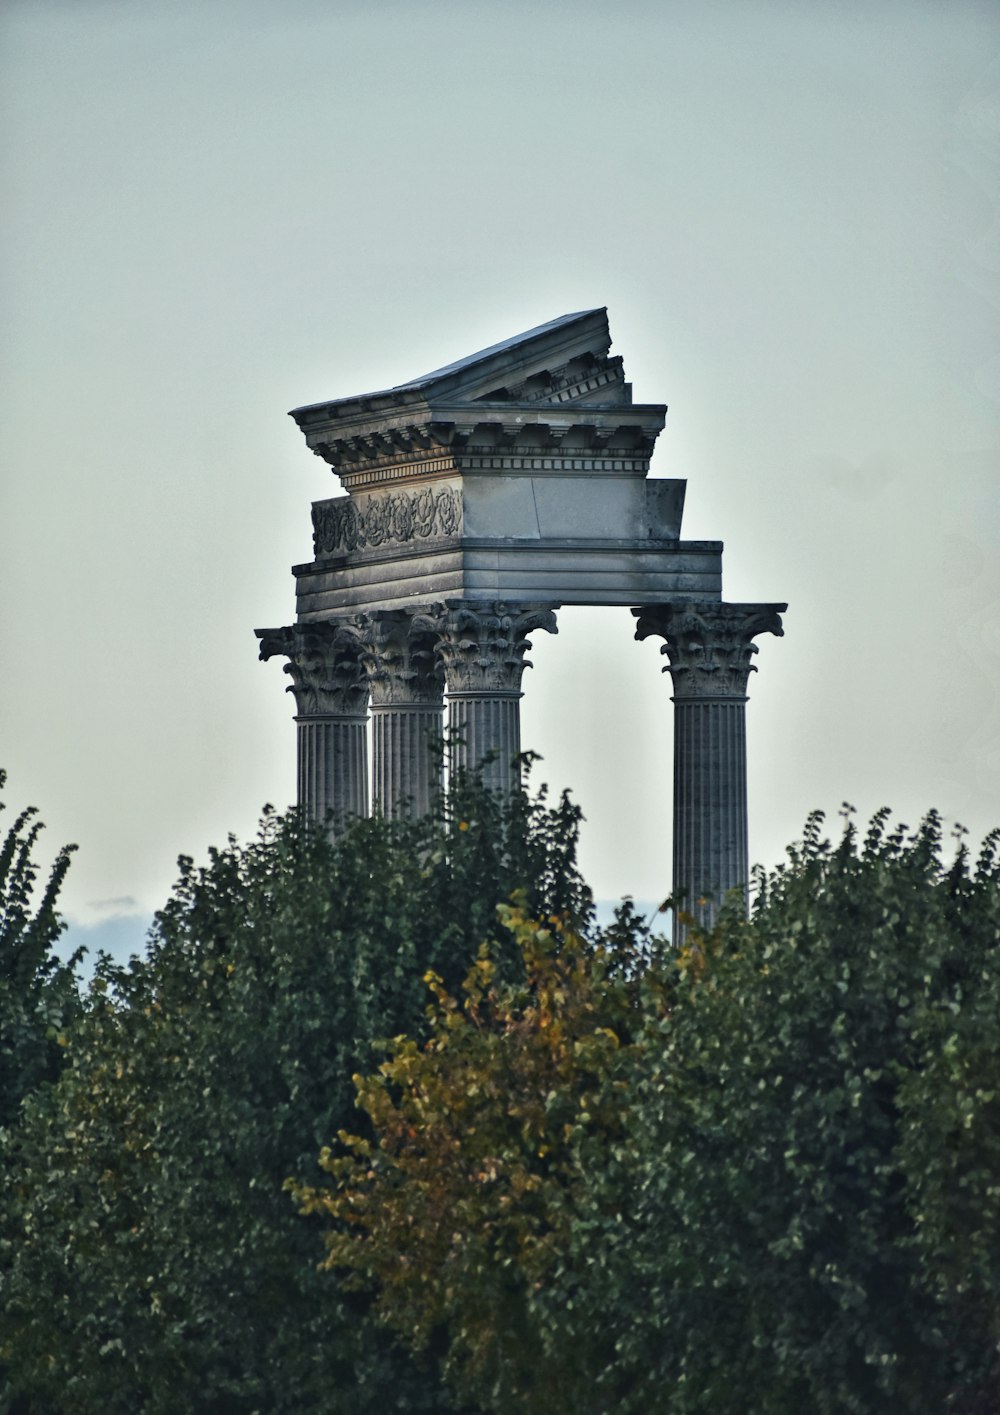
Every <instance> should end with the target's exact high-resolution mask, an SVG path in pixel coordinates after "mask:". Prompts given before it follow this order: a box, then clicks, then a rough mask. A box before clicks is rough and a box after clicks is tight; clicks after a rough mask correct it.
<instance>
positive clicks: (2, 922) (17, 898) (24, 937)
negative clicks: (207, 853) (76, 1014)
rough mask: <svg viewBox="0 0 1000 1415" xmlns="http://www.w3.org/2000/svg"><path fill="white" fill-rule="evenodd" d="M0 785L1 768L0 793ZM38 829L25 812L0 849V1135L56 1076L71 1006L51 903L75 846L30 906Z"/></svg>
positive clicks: (31, 813)
mask: <svg viewBox="0 0 1000 1415" xmlns="http://www.w3.org/2000/svg"><path fill="white" fill-rule="evenodd" d="M6 780H7V774H6V772H4V771H0V789H2V788H3V786H4V784H5V783H6ZM0 810H3V805H2V803H0ZM41 829H42V825H41V822H40V821H38V820H37V819H36V812H35V810H34V809H33V808H32V807H28V809H26V810H24V811H22V812H21V813H20V815H19V816H18V817H17V819H16V820H15V821H14V823H13V825H12V826H11V827H10V829H9V830H8V831H7V834H6V836H5V837H4V840H3V844H2V846H0V1133H2V1132H3V1130H4V1128H5V1127H7V1126H10V1125H12V1124H13V1123H14V1121H15V1120H16V1118H17V1115H18V1112H19V1110H20V1107H21V1103H22V1101H23V1099H24V1097H25V1096H26V1095H28V1093H29V1092H30V1091H32V1090H34V1089H35V1087H36V1086H38V1085H40V1084H41V1082H43V1081H46V1080H50V1079H52V1078H53V1077H54V1076H55V1075H56V1074H57V1073H58V1070H59V1065H60V1060H61V1057H60V1040H61V1038H62V1037H63V1032H64V1029H65V1027H66V1026H67V1025H68V1023H69V1019H70V1017H71V1015H72V1013H73V1011H74V1004H75V1001H76V984H75V981H74V977H73V968H74V964H75V962H76V959H75V958H74V959H71V960H70V961H69V962H68V963H63V962H61V961H60V959H59V958H58V957H57V956H56V954H55V952H54V949H55V945H56V942H57V940H58V938H59V935H60V934H61V933H62V931H63V928H64V925H63V922H62V920H61V919H60V917H59V915H58V913H57V912H56V900H57V898H58V895H59V890H60V888H61V886H62V882H63V880H64V878H65V876H66V871H67V870H68V869H69V863H70V855H71V854H72V852H73V850H74V849H75V848H76V847H75V846H73V845H66V846H64V847H63V849H62V850H60V851H59V853H58V855H57V856H56V859H55V863H54V864H53V866H52V869H51V872H50V874H49V877H48V881H47V883H46V886H45V889H44V891H43V893H42V897H41V900H40V901H37V902H36V900H35V899H34V894H35V886H36V884H37V881H38V867H37V865H36V864H35V861H34V858H33V856H34V853H35V848H36V845H37V843H38V836H39V833H40V831H41Z"/></svg>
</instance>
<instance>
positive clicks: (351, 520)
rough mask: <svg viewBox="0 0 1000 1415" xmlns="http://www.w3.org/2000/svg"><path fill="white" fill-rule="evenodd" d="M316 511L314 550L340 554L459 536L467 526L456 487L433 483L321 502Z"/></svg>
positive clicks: (314, 517) (314, 508)
mask: <svg viewBox="0 0 1000 1415" xmlns="http://www.w3.org/2000/svg"><path fill="white" fill-rule="evenodd" d="M312 515H313V553H314V554H315V555H317V556H321V555H340V554H350V553H351V552H352V551H357V550H366V549H369V548H377V547H378V546H381V545H403V544H405V543H406V542H407V541H412V540H430V539H432V538H436V537H439V536H454V535H455V534H457V532H458V531H459V529H460V527H461V524H462V502H461V499H460V497H459V494H458V492H457V491H455V490H454V488H452V487H450V486H445V487H436V486H434V485H430V486H422V487H419V488H417V489H416V490H414V491H388V492H382V493H378V494H375V495H371V496H367V497H364V498H362V497H353V496H346V497H338V498H336V499H335V500H333V501H318V502H317V503H316V504H315V505H314V506H313V513H312Z"/></svg>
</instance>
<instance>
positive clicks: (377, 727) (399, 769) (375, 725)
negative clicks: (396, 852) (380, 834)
mask: <svg viewBox="0 0 1000 1415" xmlns="http://www.w3.org/2000/svg"><path fill="white" fill-rule="evenodd" d="M441 728H442V707H440V706H439V707H434V706H430V707H428V706H426V705H413V706H410V705H407V704H405V703H399V702H394V703H380V704H379V705H378V706H375V705H374V704H373V705H372V801H373V804H374V806H375V808H376V810H379V811H381V812H382V814H383V815H384V816H386V817H387V818H388V819H395V818H397V817H400V816H408V815H409V816H423V815H426V814H427V812H428V811H429V810H430V808H431V803H432V802H433V800H434V797H435V795H436V794H437V792H438V791H440V789H441V765H442V755H443V754H442V749H441Z"/></svg>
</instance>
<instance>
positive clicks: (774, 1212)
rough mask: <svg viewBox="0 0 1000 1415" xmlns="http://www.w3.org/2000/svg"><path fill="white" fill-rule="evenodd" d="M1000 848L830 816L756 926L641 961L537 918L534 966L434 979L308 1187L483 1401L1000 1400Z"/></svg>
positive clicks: (309, 1206)
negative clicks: (415, 1032)
mask: <svg viewBox="0 0 1000 1415" xmlns="http://www.w3.org/2000/svg"><path fill="white" fill-rule="evenodd" d="M995 846H996V840H995V839H991V840H989V841H987V843H986V846H985V847H984V850H983V852H982V854H981V856H980V858H979V859H978V860H977V861H971V860H970V859H969V858H968V855H967V852H966V851H965V850H964V848H961V847H960V848H959V849H958V852H957V855H956V857H955V859H954V860H953V861H952V862H951V863H950V864H949V863H945V862H944V861H943V858H942V856H943V849H942V839H941V827H940V822H939V820H938V818H937V816H936V815H934V814H931V815H930V816H928V817H927V819H926V820H925V821H924V822H923V823H922V825H921V826H920V828H919V829H918V830H916V831H915V832H912V833H911V832H909V831H908V830H907V828H906V827H904V826H899V827H897V828H894V829H890V828H889V824H888V819H887V813H880V814H879V815H878V816H877V817H876V818H875V819H874V820H873V822H872V823H871V826H870V827H869V829H868V831H867V834H866V835H865V836H864V838H862V839H859V838H858V835H857V832H856V829H855V827H854V826H853V824H852V822H851V820H850V817H849V816H848V818H847V821H846V823H845V828H844V832H843V836H842V839H841V840H840V841H839V843H838V844H837V845H836V846H834V845H832V844H831V843H830V842H829V841H828V840H826V839H825V838H823V835H822V828H821V819H820V818H819V817H814V818H811V819H810V821H809V822H808V824H807V828H806V832H805V835H804V838H803V840H802V842H801V843H800V844H799V845H797V846H796V847H793V849H792V850H791V851H790V852H789V860H788V863H787V865H786V866H784V867H783V868H781V869H779V870H778V871H776V872H775V873H773V874H772V875H770V876H768V875H765V874H761V875H760V876H759V877H758V879H757V902H756V906H755V910H754V913H753V915H752V917H751V918H749V919H747V918H746V917H745V916H744V915H743V912H742V908H741V907H740V906H739V903H738V901H733V903H732V904H731V906H730V907H729V908H727V909H725V910H724V911H723V912H722V914H721V917H720V919H719V922H718V924H717V926H716V927H715V929H714V930H713V931H712V932H711V933H704V932H699V931H698V930H697V929H696V928H692V929H690V930H689V933H688V936H687V944H686V947H685V948H684V949H683V950H682V951H681V952H679V953H678V954H676V955H675V956H673V957H672V958H669V957H667V958H664V957H662V956H660V955H657V954H655V953H654V954H653V955H652V956H651V957H649V958H648V959H647V960H646V961H645V963H644V964H643V963H642V950H641V949H640V950H639V957H640V966H638V967H637V966H636V963H635V959H634V958H633V961H632V963H630V964H629V965H628V966H626V967H625V968H623V969H619V970H617V971H614V970H612V971H611V972H609V971H608V969H607V967H606V957H607V953H606V949H602V947H601V946H600V944H598V945H597V946H592V945H586V944H585V943H584V942H583V941H582V940H580V939H578V938H576V937H575V936H574V935H572V934H571V933H568V932H566V931H562V932H560V930H559V929H558V928H553V927H552V926H551V924H550V923H546V922H544V921H543V922H541V923H539V922H537V921H532V920H531V919H530V917H529V916H528V914H527V913H526V912H524V911H520V912H517V913H516V914H513V915H511V916H509V921H510V922H511V923H512V924H513V927H514V932H515V936H516V937H517V940H518V943H519V945H520V948H521V952H522V957H523V960H524V970H525V976H526V978H527V982H526V983H522V982H517V981H508V980H505V979H503V978H500V979H498V978H497V976H496V975H495V973H494V972H493V970H492V966H491V960H490V959H489V957H488V955H484V956H483V957H481V958H480V959H479V960H478V962H477V964H476V966H475V968H474V969H473V970H472V972H471V973H470V975H469V978H468V979H467V982H466V987H465V995H464V1000H460V999H458V998H457V997H456V995H455V994H454V993H449V992H448V991H446V990H444V989H442V988H441V986H440V984H439V983H438V982H437V980H436V979H432V986H433V988H434V1002H433V1004H432V1008H431V1024H432V1033H431V1037H430V1039H429V1040H427V1041H425V1042H421V1041H420V1040H419V1038H416V1037H410V1038H400V1039H397V1041H396V1042H395V1043H394V1044H393V1048H392V1052H391V1054H390V1057H389V1060H388V1061H387V1062H386V1063H384V1064H383V1066H382V1068H381V1070H380V1072H378V1073H377V1074H375V1075H372V1076H369V1077H367V1078H359V1080H358V1088H359V1096H360V1099H361V1102H362V1104H363V1106H364V1108H365V1111H366V1112H367V1115H368V1117H369V1119H370V1121H371V1125H372V1127H373V1129H374V1131H375V1137H374V1139H372V1138H371V1137H370V1136H367V1135H365V1136H360V1137H352V1136H351V1135H350V1134H346V1135H344V1136H342V1143H341V1147H340V1149H339V1150H338V1151H336V1152H335V1153H331V1152H330V1151H326V1152H324V1163H325V1165H326V1167H327V1168H328V1170H329V1171H330V1172H331V1173H332V1174H333V1176H334V1178H335V1180H336V1188H335V1190H334V1192H333V1193H332V1194H331V1193H329V1192H323V1191H322V1190H312V1191H310V1189H309V1186H305V1187H304V1188H303V1189H302V1191H301V1197H302V1198H303V1200H304V1207H305V1209H306V1211H307V1212H308V1213H311V1214H315V1213H317V1212H322V1213H325V1214H326V1215H327V1217H328V1220H329V1221H330V1223H331V1227H330V1231H329V1233H328V1235H327V1243H328V1261H329V1263H330V1265H331V1266H333V1267H334V1268H335V1269H338V1270H340V1271H345V1272H346V1273H347V1274H348V1275H349V1276H350V1278H351V1280H352V1281H354V1282H361V1283H362V1284H368V1285H371V1286H373V1287H374V1289H375V1290H376V1291H377V1293H378V1302H379V1310H380V1311H381V1313H382V1315H383V1318H384V1319H385V1320H386V1321H387V1322H389V1323H390V1324H391V1325H392V1326H393V1328H394V1329H395V1330H396V1331H398V1332H400V1333H401V1334H403V1336H404V1337H405V1338H406V1339H407V1340H408V1341H410V1342H411V1343H412V1344H413V1345H414V1346H415V1347H416V1348H418V1349H420V1348H421V1347H423V1346H426V1345H427V1344H429V1343H432V1342H436V1343H437V1346H438V1347H439V1349H441V1350H442V1351H443V1353H444V1359H445V1365H446V1369H447V1371H448V1373H449V1378H450V1379H451V1380H452V1382H453V1384H454V1385H455V1387H456V1389H458V1390H459V1391H460V1392H461V1393H462V1394H463V1395H464V1396H466V1397H467V1398H470V1399H474V1400H475V1401H476V1402H477V1403H478V1404H479V1405H480V1406H481V1407H482V1408H483V1409H488V1410H493V1411H498V1412H506V1411H514V1410H517V1409H533V1410H545V1411H546V1412H549V1411H551V1412H562V1411H566V1412H569V1411H594V1412H599V1411H612V1410H613V1411H616V1412H618V1411H623V1412H635V1415H639V1412H643V1415H645V1412H664V1415H667V1412H669V1415H689V1413H690V1415H696V1412H697V1413H698V1415H700V1412H703V1411H705V1410H708V1409H711V1410H713V1411H714V1412H717V1413H718V1415H757V1412H759V1415H799V1412H801V1411H803V1410H809V1411H816V1412H818V1413H819V1415H845V1413H849V1415H882V1413H883V1412H885V1411H887V1410H892V1411H893V1412H894V1415H895V1413H896V1412H898V1415H936V1413H937V1412H940V1415H944V1412H946V1411H952V1412H956V1413H957V1412H976V1415H981V1412H985V1411H995V1410H996V1409H997V1402H998V1386H997V1373H998V1370H997V1364H996V1353H997V1343H998V1339H1000V1249H998V1238H997V1235H998V1233H1000V1225H998V1223H997V1219H998V1216H1000V1215H998V1212H997V1208H998V1202H1000V1185H998V1175H1000V1107H998V1097H1000V1071H998V1067H1000V1036H998V1030H997V1021H998V1018H1000V968H998V963H1000V870H998V867H997V864H996V859H995ZM626 923H627V921H626ZM620 932H621V930H619V933H620ZM626 932H627V930H626ZM633 937H635V938H639V935H638V934H637V933H636V932H635V931H634V930H633ZM570 978H572V979H573V980H574V981H573V985H572V986H570V983H569V979H570ZM612 1037H614V1038H615V1042H614V1044H612V1042H611V1038H612Z"/></svg>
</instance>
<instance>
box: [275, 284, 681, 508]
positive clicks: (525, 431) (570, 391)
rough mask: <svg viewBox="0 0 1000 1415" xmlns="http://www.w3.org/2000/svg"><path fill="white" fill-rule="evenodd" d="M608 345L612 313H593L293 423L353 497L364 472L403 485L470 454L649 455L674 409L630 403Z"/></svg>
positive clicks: (302, 414)
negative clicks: (433, 462)
mask: <svg viewBox="0 0 1000 1415" xmlns="http://www.w3.org/2000/svg"><path fill="white" fill-rule="evenodd" d="M610 346H611V335H610V332H609V330H608V318H607V311H606V310H604V309H598V310H585V311H583V312H582V313H580V314H571V315H563V316H562V317H561V318H560V319H554V320H551V321H550V322H549V323H548V324H542V325H539V326H538V327H537V328H536V329H529V330H528V331H527V332H526V333H524V334H518V335H515V336H514V337H513V338H512V339H507V340H505V341H504V342H503V343H501V344H494V345H492V346H491V347H490V348H488V349H482V350H480V351H479V352H478V353H475V354H470V355H469V356H468V357H467V358H465V359H460V360H458V361H457V362H456V363H453V364H448V365H446V366H445V367H444V368H440V369H435V370H434V371H433V372H431V373H428V374H424V375H423V376H422V377H420V378H416V379H413V380H411V381H410V382H408V383H402V384H399V385H398V386H397V387H395V388H389V389H382V390H380V391H377V392H374V393H366V394H362V395H359V396H355V397H350V398H339V399H334V400H332V401H330V402H325V403H313V404H309V405H308V406H306V407H302V408H296V409H294V410H293V412H292V414H291V416H292V417H293V418H294V419H295V421H296V423H297V424H298V426H299V427H300V428H301V429H302V431H303V433H304V434H305V438H306V441H307V443H308V444H309V446H310V447H311V448H312V450H313V451H314V452H315V453H316V454H317V455H318V456H320V457H322V458H323V459H324V460H325V461H326V462H328V463H330V465H331V466H332V467H333V468H334V469H335V470H336V471H338V472H340V474H341V476H342V478H343V479H344V485H345V486H347V487H348V488H349V489H350V488H351V487H352V486H354V485H358V484H363V482H362V483H358V482H357V481H356V474H357V473H358V472H359V471H364V470H365V469H374V468H377V469H380V470H384V469H387V468H388V469H389V470H390V473H391V470H392V468H394V467H395V468H397V469H398V472H399V476H400V479H406V478H408V477H412V476H413V475H415V474H416V475H428V474H430V475H433V474H434V472H435V471H437V472H439V473H440V472H441V471H444V470H446V468H440V467H436V468H433V469H428V468H426V467H425V465H424V464H425V462H426V458H427V455H428V454H429V453H430V454H432V455H440V454H441V453H445V454H447V453H449V452H452V451H457V450H461V449H464V448H466V447H472V448H477V449H480V450H482V449H489V448H496V447H507V448H512V447H515V446H516V447H518V448H520V449H521V450H528V449H530V450H537V449H551V448H553V447H558V446H559V445H561V444H562V443H563V442H566V445H567V446H570V447H575V448H577V449H587V450H591V451H599V450H602V449H605V448H609V447H610V448H612V449H617V450H618V451H620V452H633V453H634V452H635V451H637V450H640V451H642V452H643V453H644V454H645V455H646V456H647V457H648V456H649V455H650V453H651V452H652V448H653V443H654V442H655V439H656V436H657V434H658V433H659V432H660V430H661V429H662V427H663V421H664V417H665V415H666V409H665V407H663V405H662V404H650V405H634V404H633V403H632V388H631V385H630V384H628V383H626V382H625V373H624V368H623V365H622V360H621V358H618V357H615V358H611V357H610V356H609V354H608V350H609V349H610ZM415 463H416V464H419V466H416V467H415V466H414V465H413V464H415ZM345 474H346V475H345ZM390 479H391V476H388V477H387V476H385V475H380V476H379V477H378V478H377V480H379V481H383V482H384V481H386V480H390Z"/></svg>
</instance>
